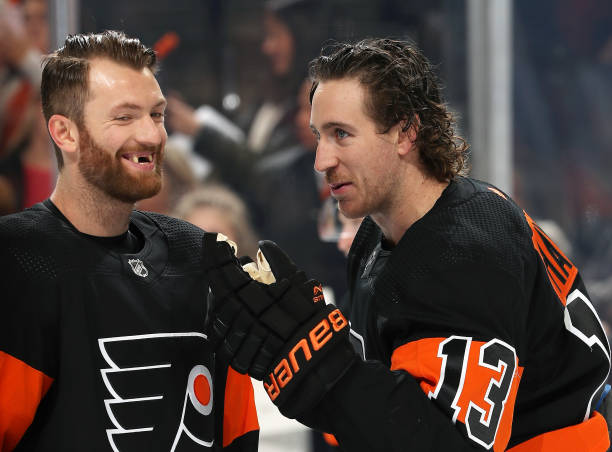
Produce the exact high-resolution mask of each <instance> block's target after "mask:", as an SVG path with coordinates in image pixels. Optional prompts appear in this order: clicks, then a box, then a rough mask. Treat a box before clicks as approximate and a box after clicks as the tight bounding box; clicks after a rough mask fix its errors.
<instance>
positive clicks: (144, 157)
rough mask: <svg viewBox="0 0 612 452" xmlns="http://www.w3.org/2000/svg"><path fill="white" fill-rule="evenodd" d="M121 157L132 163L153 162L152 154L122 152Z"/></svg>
mask: <svg viewBox="0 0 612 452" xmlns="http://www.w3.org/2000/svg"><path fill="white" fill-rule="evenodd" d="M122 157H123V158H124V159H126V160H128V161H130V162H132V163H139V164H145V163H151V162H153V154H124V155H122Z"/></svg>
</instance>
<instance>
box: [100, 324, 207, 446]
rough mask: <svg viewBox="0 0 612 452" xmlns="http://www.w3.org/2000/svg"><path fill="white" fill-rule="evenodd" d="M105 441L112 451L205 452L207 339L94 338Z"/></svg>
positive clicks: (170, 335)
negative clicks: (99, 365)
mask: <svg viewBox="0 0 612 452" xmlns="http://www.w3.org/2000/svg"><path fill="white" fill-rule="evenodd" d="M98 346H99V348H100V353H101V355H102V358H103V359H104V361H105V363H106V367H103V368H101V369H100V373H101V376H102V381H103V382H104V385H105V387H106V389H107V390H108V395H109V397H108V398H106V399H105V400H104V405H105V408H106V413H107V415H108V420H109V428H107V429H106V436H107V438H108V442H109V444H110V446H111V448H112V450H114V451H116V452H125V451H134V450H153V449H155V450H164V451H166V450H167V451H171V452H174V451H177V452H180V451H184V450H209V449H211V448H212V447H213V444H214V417H213V412H214V398H213V394H214V391H213V390H214V382H213V377H212V373H211V369H213V368H214V362H213V358H212V356H213V355H212V353H211V350H210V345H209V343H208V341H207V338H206V335H204V334H202V333H196V332H187V333H158V334H144V335H136V336H120V337H107V338H101V339H98Z"/></svg>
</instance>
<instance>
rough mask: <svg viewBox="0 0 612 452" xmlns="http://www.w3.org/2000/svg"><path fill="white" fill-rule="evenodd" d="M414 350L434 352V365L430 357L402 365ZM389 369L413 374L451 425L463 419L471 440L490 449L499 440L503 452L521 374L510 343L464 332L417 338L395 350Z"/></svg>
mask: <svg viewBox="0 0 612 452" xmlns="http://www.w3.org/2000/svg"><path fill="white" fill-rule="evenodd" d="M417 344H418V345H417ZM415 353H416V354H418V355H419V356H427V355H429V356H437V358H438V359H437V360H435V362H436V363H437V365H435V364H434V362H432V361H430V363H431V365H430V366H420V368H419V369H410V368H406V366H407V365H408V366H410V365H409V364H408V363H410V362H413V363H415V362H417V361H416V360H413V359H412V358H413V357H414V354H415ZM440 361H441V362H440ZM421 363H422V362H421ZM422 364H423V363H422ZM391 368H392V369H394V368H395V369H398V368H402V369H404V370H407V371H408V372H409V373H411V374H412V375H414V376H417V375H418V376H419V378H418V379H419V380H420V384H421V388H422V389H423V391H424V392H425V394H427V395H428V396H429V398H430V399H432V400H435V401H436V404H437V405H438V406H439V407H440V408H441V409H442V410H444V411H446V412H447V414H448V416H449V418H450V419H452V420H453V422H454V423H456V422H457V420H458V421H459V422H460V423H462V424H463V425H464V426H465V430H466V433H467V436H468V437H469V438H470V439H471V440H472V441H474V442H476V443H478V444H479V445H481V446H482V447H484V448H486V449H491V448H492V449H493V450H494V451H495V452H497V448H496V447H495V445H496V444H499V445H500V449H499V450H504V449H503V448H504V445H506V444H507V442H508V440H509V438H510V433H511V430H512V413H513V406H514V401H515V399H516V393H517V390H518V385H519V381H520V377H521V375H522V372H523V368H522V367H520V366H519V365H518V358H517V356H516V351H515V350H514V348H513V347H512V346H511V345H508V344H506V343H505V342H503V341H501V340H499V339H493V340H490V341H488V342H480V341H475V340H473V339H472V338H471V337H464V336H451V337H448V338H427V339H421V340H419V341H417V343H414V342H413V343H408V344H405V345H404V346H403V347H400V348H399V349H397V350H396V351H395V353H394V355H393V360H392V366H391ZM506 407H508V409H506Z"/></svg>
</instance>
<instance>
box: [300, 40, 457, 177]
mask: <svg viewBox="0 0 612 452" xmlns="http://www.w3.org/2000/svg"><path fill="white" fill-rule="evenodd" d="M309 73H310V77H311V79H312V80H313V85H312V88H311V90H310V101H311V102H312V97H313V95H314V93H315V91H316V89H317V86H318V84H319V82H324V81H326V80H338V79H342V78H355V79H357V80H359V82H360V83H361V84H362V85H363V86H364V87H365V88H366V90H367V93H368V98H367V100H366V105H365V107H366V111H367V113H368V115H369V116H370V117H371V118H372V119H373V120H374V121H375V122H376V123H377V124H378V125H379V129H380V133H386V132H388V131H389V129H391V127H393V126H394V125H396V124H398V123H400V122H402V121H405V122H406V125H405V126H404V130H407V129H408V128H409V127H411V126H412V125H415V127H416V130H417V136H416V141H415V144H416V146H417V148H418V149H419V156H420V161H421V163H422V164H423V166H424V167H425V168H426V170H427V171H428V172H429V173H430V174H431V175H432V176H434V177H435V178H436V179H438V180H439V181H448V180H450V179H453V178H454V177H455V176H456V175H457V174H459V173H460V172H461V171H462V169H464V166H465V164H466V159H467V149H468V145H467V143H466V141H465V140H464V139H463V138H461V137H459V136H457V135H455V131H454V119H453V116H452V114H451V113H450V112H449V111H448V109H447V108H446V105H445V104H444V101H443V99H442V96H441V93H440V87H439V85H438V80H437V77H436V76H435V74H434V72H433V69H432V66H431V64H430V63H429V61H428V60H427V58H425V56H424V55H423V54H422V53H421V52H420V51H419V50H418V49H417V48H416V47H415V46H414V45H413V44H411V43H409V42H405V41H398V40H393V39H386V38H385V39H372V38H370V39H365V40H362V41H359V42H357V43H355V44H352V43H336V44H333V45H331V46H328V47H326V48H324V49H323V51H322V52H321V55H320V56H319V57H317V58H316V59H314V60H313V61H311V62H310V65H309Z"/></svg>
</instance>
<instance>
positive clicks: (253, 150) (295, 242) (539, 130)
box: [0, 0, 612, 451]
mask: <svg viewBox="0 0 612 452" xmlns="http://www.w3.org/2000/svg"><path fill="white" fill-rule="evenodd" d="M314 3H315V0H270V1H267V2H266V3H265V4H264V11H263V14H262V15H261V17H262V20H263V23H262V26H261V29H262V30H263V36H261V45H260V50H261V55H260V59H261V65H262V67H263V68H265V71H266V73H267V74H268V75H269V76H268V77H267V78H266V79H265V81H264V82H263V83H262V84H261V86H258V87H257V92H258V93H259V99H257V100H256V101H254V102H251V103H250V104H249V105H246V106H242V107H241V108H240V111H239V114H234V112H233V111H230V110H231V109H229V110H228V111H226V112H224V111H218V110H217V109H215V108H214V107H212V106H211V105H208V104H204V105H191V104H190V102H189V100H186V99H184V98H183V97H182V93H181V92H180V89H179V87H173V89H174V91H170V90H168V92H166V93H165V94H166V97H167V99H168V107H167V111H166V113H167V117H166V126H167V129H168V131H169V134H170V138H169V140H168V144H167V148H166V150H165V153H166V154H165V155H166V157H165V162H164V165H165V166H164V184H163V189H162V191H161V192H160V193H159V194H158V195H156V196H155V197H153V198H150V199H148V200H145V201H142V202H140V203H139V204H138V206H137V207H138V208H139V209H143V210H150V211H155V212H159V213H164V214H168V215H173V216H177V217H179V218H183V219H185V220H187V221H190V222H192V223H194V224H196V225H198V226H200V227H202V228H204V229H206V230H210V231H218V232H223V233H224V234H225V235H227V236H228V237H229V238H231V239H232V240H234V241H235V242H236V243H237V244H238V248H239V254H246V255H250V256H254V255H255V253H256V250H257V240H258V239H259V238H268V239H272V240H274V241H276V242H277V243H278V244H279V245H280V246H281V247H282V248H283V249H285V250H286V251H287V252H288V254H289V255H291V256H292V257H293V258H294V259H295V261H296V263H297V264H298V266H299V267H301V268H302V269H304V270H305V271H306V273H307V274H308V275H310V276H312V277H314V278H318V279H320V280H322V281H324V283H325V284H326V285H327V293H328V296H326V298H328V299H330V300H335V302H336V303H339V304H341V300H342V297H343V296H344V295H345V292H346V283H345V262H344V258H345V256H344V254H346V253H347V252H348V249H349V247H350V244H351V241H352V237H353V236H354V234H355V233H356V230H357V228H358V226H359V223H360V222H359V221H355V220H347V219H345V218H342V217H341V215H340V214H339V213H338V212H337V210H336V209H335V206H334V204H333V201H332V200H331V199H330V197H329V192H328V188H327V186H326V184H325V183H324V181H323V180H322V175H320V174H317V173H316V172H315V171H314V169H313V164H314V157H315V153H314V151H315V148H316V141H315V139H314V136H313V134H312V132H311V130H310V126H309V118H310V102H309V89H310V83H309V81H308V79H307V63H308V61H309V60H310V59H312V58H313V57H314V56H316V55H317V54H318V52H319V50H320V47H321V44H322V43H323V42H324V41H325V39H326V36H323V35H321V33H320V30H322V29H323V28H321V27H313V26H312V24H313V23H316V22H317V21H320V20H321V17H320V15H319V12H318V11H319V10H320V8H317V7H316V5H315V4H314ZM562 3H563V4H566V5H570V6H571V5H572V2H571V1H565V2H562ZM593 3H596V2H593V1H589V2H586V3H585V5H586V6H584V5H583V6H582V7H581V8H582V9H581V10H584V9H585V8H586V9H588V7H589V5H591V6H592V4H593ZM574 6H575V7H577V8H580V7H578V6H576V5H574ZM559 10H560V11H561V12H563V11H562V10H561V9H559ZM596 12H597V11H594V12H592V13H596ZM517 14H521V11H520V8H519V11H518V13H517ZM566 14H567V11H566ZM608 19H610V16H608ZM563 20H567V17H565V16H563V17H561V18H560V21H561V23H562V22H563ZM48 23H49V22H48V5H47V2H46V0H12V1H10V0H0V215H4V214H8V213H11V212H16V211H19V210H22V209H24V208H26V207H28V206H31V205H32V204H34V203H36V202H39V201H42V200H43V199H45V198H47V197H48V196H49V195H50V192H51V188H52V186H53V185H54V181H55V176H56V165H55V158H54V154H53V152H54V151H53V146H52V145H51V142H50V140H49V136H48V133H47V129H46V124H45V121H44V119H43V117H42V113H41V107H40V98H39V85H40V76H41V61H42V58H43V56H44V54H46V53H48V52H49V51H50V44H49V26H48ZM608 25H609V26H610V25H611V24H610V23H609V21H608ZM564 30H565V31H566V32H567V33H568V34H571V33H578V32H577V31H576V30H574V29H573V28H572V27H571V26H570V25H568V24H566V27H565V28H564ZM92 31H97V30H92ZM600 35H601V36H600V37H599V35H598V39H599V41H598V45H597V47H596V48H593V49H590V52H591V53H592V54H593V55H594V56H596V58H597V59H598V64H590V63H589V61H588V60H575V61H576V64H575V66H574V67H572V72H571V74H570V75H573V77H574V80H575V82H576V83H578V84H580V85H581V86H579V88H582V89H583V92H584V93H585V95H584V96H582V97H580V98H579V99H570V98H567V97H564V96H562V95H560V90H561V89H564V88H565V87H566V85H564V81H567V77H566V78H565V79H562V80H558V79H554V75H555V74H553V72H554V71H553V69H554V68H555V67H554V66H550V67H549V68H546V69H543V70H542V71H536V72H533V70H532V69H531V70H530V68H533V67H538V66H537V65H523V66H521V67H520V68H519V70H518V71H517V80H516V86H517V90H518V92H519V93H518V96H519V100H520V98H521V96H523V97H524V98H525V105H527V106H528V108H526V109H525V110H524V111H523V112H522V117H521V118H520V119H519V120H518V121H517V124H518V125H520V126H521V127H520V131H519V133H518V134H517V139H516V148H517V168H518V170H517V176H516V181H517V195H518V198H519V199H521V201H524V203H525V204H526V207H528V210H530V214H531V215H532V216H535V217H539V218H542V219H543V221H542V226H543V227H544V229H545V230H547V231H548V232H549V234H550V235H551V236H552V237H553V238H554V239H555V240H556V241H558V242H565V249H568V250H570V251H569V254H570V256H572V255H573V256H576V257H577V259H579V260H578V262H577V264H578V266H579V267H580V268H581V269H582V272H583V273H584V274H585V275H586V277H587V279H589V281H587V287H589V290H590V291H591V292H592V293H591V296H592V298H593V300H594V302H595V303H596V305H598V307H599V309H600V312H601V314H602V318H603V319H604V320H605V321H606V322H607V323H608V324H612V201H611V199H612V185H611V184H610V182H609V181H610V178H609V177H607V175H606V173H607V170H609V169H610V168H612V135H610V133H611V132H610V131H611V130H612V128H610V127H609V125H608V124H607V123H605V124H604V123H603V122H606V121H609V120H610V119H612V107H611V105H612V103H610V99H611V98H612V97H611V96H610V95H612V72H611V71H612V27H610V28H607V29H603V30H601V33H600ZM573 37H575V38H576V39H575V40H574V42H581V41H579V39H578V38H581V37H582V36H577V37H576V36H573ZM517 46H519V47H520V46H526V43H525V42H523V41H522V40H521V39H518V41H517ZM532 52H535V51H534V50H533V49H532ZM521 55H524V58H533V59H535V60H537V59H538V58H540V57H541V56H540V55H537V54H534V53H532V54H530V53H529V52H525V53H524V54H521ZM519 62H520V63H521V64H522V63H524V62H521V61H519ZM591 62H592V60H591ZM162 67H163V65H162ZM550 68H552V69H550ZM163 70H165V71H171V70H176V68H174V69H173V68H169V67H168V68H164V69H163ZM566 74H568V73H566ZM543 75H544V76H548V77H553V80H552V81H553V84H552V85H551V84H547V85H544V82H543V80H542V77H543ZM556 75H557V77H558V76H559V73H556ZM542 86H546V87H550V86H552V87H553V88H550V89H551V90H552V91H553V94H552V95H551V96H552V97H553V98H555V99H557V100H558V104H557V105H553V106H550V105H546V104H545V101H544V100H542V96H543V91H542V90H543V88H542ZM593 87H595V88H596V89H597V90H598V91H597V93H599V94H596V93H594V91H593V89H592V88H593ZM546 89H549V88H546ZM573 92H574V93H577V92H578V91H577V90H574V91H573ZM544 94H546V93H544ZM588 94H590V96H589V95H588ZM606 94H607V95H606ZM538 100H540V103H538ZM551 109H552V110H551ZM564 115H565V116H564ZM573 120H585V122H587V125H588V127H587V126H585V128H584V129H583V130H585V132H584V134H578V135H575V136H569V137H567V138H566V139H565V142H563V140H564V138H563V135H556V133H557V132H555V130H556V129H555V128H554V124H563V121H566V122H567V121H573ZM602 121H603V122H602ZM570 129H571V130H580V129H579V128H578V129H576V128H570V127H569V126H568V127H565V128H564V130H566V131H567V130H570ZM597 140H599V141H597ZM534 143H535V145H537V146H538V147H539V149H538V150H537V152H535V151H534ZM562 145H567V148H568V149H569V150H568V152H567V153H565V154H564V157H563V159H564V160H563V162H562V163H563V166H562V167H559V166H554V168H562V169H561V170H559V171H565V172H569V173H570V176H571V178H572V179H573V180H574V181H575V183H574V185H573V186H572V187H571V188H566V189H564V190H562V191H561V190H560V191H555V192H553V193H552V194H551V193H549V191H550V189H551V186H552V185H554V184H552V183H551V182H550V179H546V180H544V178H542V176H541V175H542V171H545V170H549V169H550V168H551V166H550V165H549V164H550V161H551V159H554V158H555V154H554V151H555V148H556V147H560V146H562ZM585 146H586V147H587V148H586V149H585ZM547 150H548V151H547ZM602 150H606V151H607V152H604V153H602V152H601V151H602ZM581 153H582V154H581ZM585 153H590V154H589V155H590V156H589V157H588V159H587V158H585V156H584V154H585ZM593 162H595V164H593ZM554 177H558V179H559V180H566V179H567V174H556V175H554ZM493 182H494V181H493ZM538 184H546V185H547V186H546V187H540V186H539V185H538ZM534 194H535V195H534ZM555 196H557V197H559V196H563V197H569V198H571V203H570V204H571V205H578V204H580V206H581V208H578V207H575V208H574V209H573V210H566V211H564V214H565V215H569V216H571V215H574V216H575V217H576V218H577V220H576V221H575V222H574V224H575V225H577V226H575V227H568V226H567V225H568V224H570V223H569V222H568V223H564V222H563V219H561V220H559V218H555V215H554V213H553V211H554V209H556V208H558V206H559V204H558V203H556V204H555V203H554V202H551V198H554V197H555ZM584 205H587V206H588V208H583V207H584ZM549 218H553V219H554V220H552V221H549V220H548V219H549ZM593 237H596V238H597V240H592V239H593ZM560 244H561V243H560ZM602 244H603V245H602ZM562 247H563V245H562ZM256 386H258V385H256ZM263 399H265V396H264V395H262V394H259V400H260V405H259V406H258V409H259V408H260V407H261V409H262V411H264V412H266V413H267V414H266V416H269V418H270V419H273V420H271V421H269V422H270V423H269V428H268V429H266V426H265V425H264V426H262V440H261V444H262V450H269V451H274V450H308V449H309V448H310V449H311V450H318V451H322V450H327V448H328V446H327V444H326V443H325V441H324V439H323V438H322V437H321V436H318V435H313V436H312V437H311V435H310V433H309V432H307V431H306V430H305V428H304V427H299V426H298V424H297V423H295V424H292V423H289V424H287V422H289V421H287V420H283V419H282V418H281V417H280V415H278V416H277V417H275V415H274V414H273V413H272V410H274V408H273V407H272V405H270V410H267V411H266V405H265V401H263V402H262V400H263ZM264 417H265V416H264ZM264 422H265V419H262V423H264ZM275 435H276V437H275ZM270 437H273V440H270V441H269V442H267V441H268V438H270ZM283 437H286V438H289V439H288V440H287V441H289V442H288V443H286V444H284V443H283ZM300 441H301V446H299V447H302V446H303V447H302V448H301V449H300V448H299V447H296V444H297V443H298V442H300ZM289 446H290V447H289ZM275 447H276V448H277V449H275ZM291 447H293V449H292V448H291Z"/></svg>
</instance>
